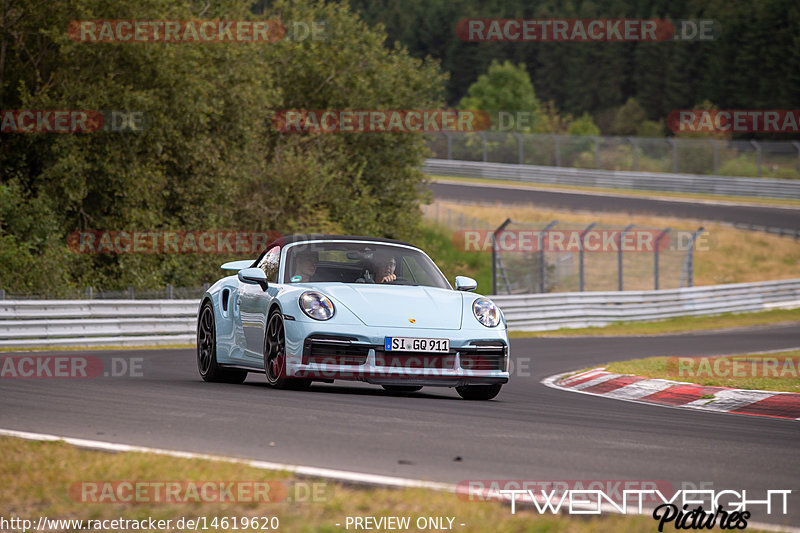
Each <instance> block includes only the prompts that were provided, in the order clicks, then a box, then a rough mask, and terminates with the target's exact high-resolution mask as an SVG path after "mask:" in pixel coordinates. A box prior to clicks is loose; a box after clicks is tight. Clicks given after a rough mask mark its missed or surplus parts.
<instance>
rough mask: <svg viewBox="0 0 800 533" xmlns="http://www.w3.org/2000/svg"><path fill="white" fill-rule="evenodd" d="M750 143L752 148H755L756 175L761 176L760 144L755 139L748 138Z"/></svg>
mask: <svg viewBox="0 0 800 533" xmlns="http://www.w3.org/2000/svg"><path fill="white" fill-rule="evenodd" d="M750 144H752V145H753V148H755V149H756V175H758V177H759V178H760V177H761V145H760V144H758V142H756V141H755V139H750Z"/></svg>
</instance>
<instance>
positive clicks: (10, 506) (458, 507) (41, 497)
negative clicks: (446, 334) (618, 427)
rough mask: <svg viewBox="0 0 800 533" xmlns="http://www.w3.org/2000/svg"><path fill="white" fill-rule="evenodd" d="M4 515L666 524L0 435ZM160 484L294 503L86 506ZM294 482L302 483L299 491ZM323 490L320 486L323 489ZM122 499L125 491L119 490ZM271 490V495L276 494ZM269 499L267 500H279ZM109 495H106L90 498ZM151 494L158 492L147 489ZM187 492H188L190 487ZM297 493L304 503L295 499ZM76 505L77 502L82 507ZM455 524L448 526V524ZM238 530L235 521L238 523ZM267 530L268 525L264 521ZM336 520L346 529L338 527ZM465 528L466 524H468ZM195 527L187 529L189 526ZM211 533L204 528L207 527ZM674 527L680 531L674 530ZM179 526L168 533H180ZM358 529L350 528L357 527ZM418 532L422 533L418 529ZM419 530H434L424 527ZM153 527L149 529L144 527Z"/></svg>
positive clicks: (520, 525)
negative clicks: (282, 494)
mask: <svg viewBox="0 0 800 533" xmlns="http://www.w3.org/2000/svg"><path fill="white" fill-rule="evenodd" d="M0 454H2V457H3V461H2V462H1V463H0V478H2V479H3V480H5V482H4V483H3V484H2V486H0V516H3V517H4V518H6V519H8V518H11V517H14V516H18V517H20V518H26V519H30V520H34V523H36V521H37V520H38V518H39V517H40V516H47V517H48V518H51V519H52V518H58V519H70V518H71V519H83V520H86V519H92V520H105V519H119V518H123V519H129V520H133V519H136V520H144V519H148V518H149V517H152V518H154V519H155V520H171V521H172V524H175V523H176V521H177V520H178V519H179V518H181V517H186V518H191V519H194V518H197V517H203V516H204V517H206V520H207V524H210V523H211V521H212V520H213V517H220V518H221V517H237V519H238V520H239V522H238V523H239V525H241V524H242V522H241V518H242V517H248V518H250V519H252V518H256V517H273V516H275V517H278V520H279V522H280V525H279V528H278V530H279V531H287V532H301V533H302V532H312V531H314V532H317V531H319V532H325V533H334V532H339V531H347V529H345V527H344V526H345V520H346V517H348V516H374V517H382V516H408V517H410V519H411V523H412V524H414V523H415V522H416V520H417V518H418V517H427V516H435V517H453V518H455V520H454V526H453V529H454V530H457V531H464V532H489V531H491V532H493V533H495V532H497V533H506V532H509V533H510V532H520V533H522V532H528V533H533V532H550V533H561V532H564V533H595V532H597V533H600V532H606V531H614V532H620V533H634V532H650V531H655V529H656V527H657V522H656V521H655V520H653V519H652V518H651V517H648V516H618V515H603V516H601V517H593V518H591V519H589V518H588V517H586V518H584V517H572V518H570V517H567V516H552V515H549V514H548V515H538V514H536V513H535V511H534V512H531V511H530V510H520V509H519V508H518V509H517V513H516V514H515V515H511V512H510V509H509V507H508V506H505V505H502V504H500V503H497V502H470V501H466V500H464V499H462V498H460V497H457V496H456V495H454V494H450V493H444V492H435V491H431V490H424V489H402V490H401V489H381V488H369V489H366V488H354V487H352V486H344V485H341V484H335V483H327V482H325V481H320V480H309V479H295V478H292V477H291V476H290V475H289V474H287V473H282V472H276V471H269V470H260V469H256V468H252V467H249V466H246V465H242V464H234V463H220V462H213V461H209V460H200V459H178V458H174V457H167V456H161V455H150V454H144V453H105V452H96V451H88V450H82V449H79V448H75V447H73V446H70V445H68V444H66V443H64V442H31V441H25V440H21V439H14V438H0ZM123 480H128V481H133V482H136V481H139V482H141V481H156V482H171V481H178V482H181V483H185V482H187V481H188V482H192V481H193V482H200V481H213V482H216V483H227V482H237V481H239V482H258V483H263V482H272V483H271V484H270V486H271V487H273V488H275V487H276V485H275V484H274V483H275V482H277V483H281V484H287V485H288V486H289V487H293V488H290V490H289V491H288V495H289V498H287V499H286V500H284V501H281V502H273V503H262V502H256V503H227V502H226V503H207V502H206V503H194V502H192V503H97V502H92V503H84V502H83V501H82V499H83V498H82V497H81V494H82V493H83V492H82V491H83V490H84V487H85V486H86V485H85V484H84V482H91V483H98V484H99V486H104V485H103V483H104V482H106V481H123ZM292 483H294V484H295V485H292ZM300 483H305V484H308V483H324V484H325V485H324V487H322V488H321V489H320V490H317V491H316V492H314V493H315V494H317V497H315V498H310V499H305V500H304V501H300V500H301V499H302V498H300V497H299V495H300V494H301V492H302V491H300V490H297V489H298V487H302V486H305V485H300ZM317 487H318V488H319V487H320V486H319V485H318V486H317ZM116 490H117V492H116V493H117V494H122V495H123V496H124V494H129V493H123V492H122V490H121V489H116ZM270 493H272V492H270ZM270 493H268V494H270ZM89 494H90V495H92V494H95V495H97V494H99V495H102V494H104V493H103V492H102V491H101V492H97V493H95V492H93V491H90V492H89ZM147 494H148V497H150V498H152V497H153V495H154V494H155V493H154V492H152V491H151V492H149V493H147ZM178 494H179V495H183V496H185V495H187V494H188V492H184V491H181V492H179V493H178ZM293 496H297V497H296V498H294V499H295V501H288V500H289V499H291V498H292V497H293ZM76 500H77V501H76ZM445 523H447V522H445ZM229 524H230V522H229ZM257 524H258V526H259V527H258V530H261V528H260V527H261V522H257ZM336 524H340V526H337V525H336ZM460 524H464V526H460ZM184 529H186V528H184ZM200 529H201V530H202V528H200ZM667 529H668V530H672V529H671V528H667ZM175 530H177V528H176V527H174V526H173V527H170V528H162V529H159V530H158V531H160V532H161V533H164V532H165V531H175ZM208 530H210V531H215V530H219V531H234V530H238V531H255V529H252V528H246V527H239V528H238V529H236V528H232V527H230V525H229V526H228V527H227V528H225V527H209V529H208ZM352 530H353V527H352V526H351V527H350V531H352ZM410 530H414V531H417V530H418V529H416V528H415V527H411V528H410ZM419 530H420V531H428V530H429V529H426V528H422V529H419ZM144 531H149V530H148V529H144Z"/></svg>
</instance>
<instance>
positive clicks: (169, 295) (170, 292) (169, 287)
mask: <svg viewBox="0 0 800 533" xmlns="http://www.w3.org/2000/svg"><path fill="white" fill-rule="evenodd" d="M166 289H167V291H166V292H167V300H172V299H173V297H174V292H173V290H172V285H171V284H169V283H167V287H166Z"/></svg>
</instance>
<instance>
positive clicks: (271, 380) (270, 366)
mask: <svg viewBox="0 0 800 533" xmlns="http://www.w3.org/2000/svg"><path fill="white" fill-rule="evenodd" d="M264 374H265V375H266V376H267V384H268V385H269V386H270V387H272V388H274V389H294V390H302V389H307V388H308V387H309V386H310V385H311V380H310V379H298V378H289V377H286V330H285V329H284V327H283V315H282V314H281V312H280V311H279V310H277V309H276V310H274V311H273V312H272V313H270V315H269V319H268V320H267V331H266V332H265V334H264Z"/></svg>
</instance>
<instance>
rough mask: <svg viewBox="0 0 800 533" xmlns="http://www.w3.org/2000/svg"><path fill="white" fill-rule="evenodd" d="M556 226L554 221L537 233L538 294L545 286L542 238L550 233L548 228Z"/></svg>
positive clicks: (542, 291)
mask: <svg viewBox="0 0 800 533" xmlns="http://www.w3.org/2000/svg"><path fill="white" fill-rule="evenodd" d="M556 224H558V220H554V221H552V222H551V223H549V224H548V225H547V226H545V228H544V229H543V230H542V232H541V233H539V292H541V293H542V294H544V292H545V288H546V287H547V284H546V283H545V276H546V270H547V269H546V265H545V261H544V236H545V234H546V233H547V232H548V231H550V228H552V227H553V226H555V225H556Z"/></svg>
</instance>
